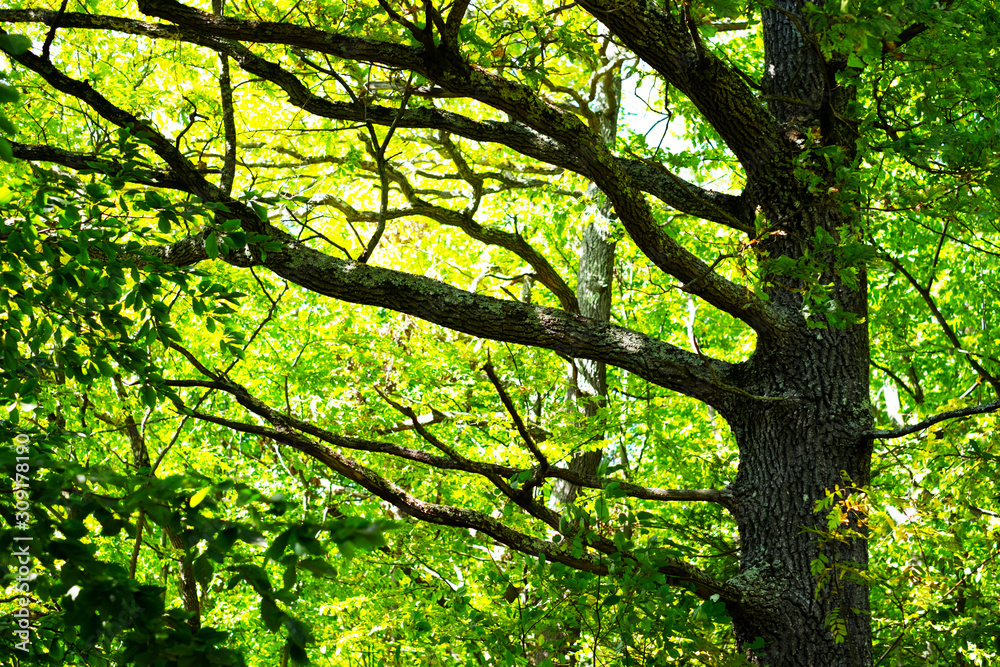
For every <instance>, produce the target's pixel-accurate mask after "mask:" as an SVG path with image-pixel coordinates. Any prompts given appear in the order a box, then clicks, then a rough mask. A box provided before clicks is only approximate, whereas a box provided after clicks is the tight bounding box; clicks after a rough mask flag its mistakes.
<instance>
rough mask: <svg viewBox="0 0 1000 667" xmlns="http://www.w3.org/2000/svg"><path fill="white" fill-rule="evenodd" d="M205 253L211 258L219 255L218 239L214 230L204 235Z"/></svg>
mask: <svg viewBox="0 0 1000 667" xmlns="http://www.w3.org/2000/svg"><path fill="white" fill-rule="evenodd" d="M205 253H206V254H207V255H208V256H209V258H211V259H215V258H216V257H218V256H219V239H218V237H217V236H216V234H215V232H212V233H210V234H209V235H208V236H206V237H205Z"/></svg>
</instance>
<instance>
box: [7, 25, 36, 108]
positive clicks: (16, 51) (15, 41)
mask: <svg viewBox="0 0 1000 667" xmlns="http://www.w3.org/2000/svg"><path fill="white" fill-rule="evenodd" d="M30 48H31V40H30V39H28V38H27V37H25V36H24V35H9V34H7V35H0V50H3V51H6V52H7V53H9V54H11V55H12V56H20V55H23V54H24V53H27V51H28V49H30ZM4 101H6V100H4V99H3V98H2V97H0V102H4Z"/></svg>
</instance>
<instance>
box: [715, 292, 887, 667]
mask: <svg viewBox="0 0 1000 667" xmlns="http://www.w3.org/2000/svg"><path fill="white" fill-rule="evenodd" d="M840 292H841V294H840V296H841V297H842V303H844V305H845V306H848V309H849V310H852V311H853V312H855V313H856V314H860V315H862V316H863V314H864V293H863V290H862V292H861V293H860V294H859V293H857V292H850V291H848V290H846V289H842V290H840ZM773 297H774V298H776V299H781V298H784V299H786V300H788V301H793V300H794V299H795V298H797V295H796V294H794V293H792V292H785V293H784V294H779V293H775V294H774V295H773ZM738 377H739V380H740V382H739V383H738V386H739V387H740V388H741V389H742V390H744V391H746V393H747V394H748V395H749V396H741V397H740V398H739V399H737V400H735V401H734V404H733V407H732V408H729V409H727V410H726V414H725V416H726V418H727V419H728V421H729V424H730V426H731V428H732V429H733V432H734V434H735V436H736V440H737V443H738V445H739V450H740V467H739V472H738V474H737V476H736V480H735V482H734V483H733V485H732V487H731V490H732V492H733V494H734V496H735V499H736V507H735V512H734V514H735V518H736V521H737V524H738V528H739V534H740V542H741V549H742V555H741V561H740V574H739V575H738V576H737V577H736V578H734V579H733V580H732V581H731V583H733V584H736V585H738V587H739V588H740V589H741V590H742V591H743V592H744V594H745V598H744V600H743V601H742V602H743V603H742V604H741V605H740V608H739V609H737V610H735V612H736V613H734V614H733V615H734V627H735V631H736V637H737V640H738V641H739V642H740V644H741V645H746V644H748V643H752V642H754V640H756V639H757V638H758V637H761V638H763V639H764V641H765V646H764V648H763V649H761V650H760V651H758V652H757V657H755V660H756V664H761V665H769V666H770V667H783V666H786V665H787V666H792V665H794V666H802V665H809V666H816V667H818V666H821V665H838V666H852V667H853V666H858V667H863V666H867V665H871V664H872V649H871V636H870V629H869V623H870V620H869V617H868V609H869V604H868V588H867V586H866V585H864V583H863V581H860V580H859V577H858V576H857V575H856V574H854V573H856V572H864V571H865V570H866V569H867V563H868V545H867V542H866V541H865V540H864V539H849V535H848V534H847V533H848V531H857V532H858V533H861V534H865V530H866V529H865V527H864V520H865V516H864V514H863V512H862V511H861V510H860V509H858V508H857V506H856V505H854V506H852V502H854V501H855V500H856V498H855V497H854V496H852V495H851V492H853V490H854V488H855V487H862V486H864V485H867V484H868V483H869V481H870V476H871V450H872V440H871V438H870V437H866V436H865V435H864V434H865V433H866V432H867V431H869V430H870V429H871V428H872V421H873V419H872V416H871V412H870V407H869V405H870V403H869V392H868V332H867V325H866V324H864V323H861V324H856V325H853V326H851V327H849V328H846V329H844V328H839V329H838V328H832V327H831V328H825V329H810V328H807V327H802V328H801V329H799V330H798V331H796V332H794V333H792V334H790V335H788V336H787V337H784V338H783V339H782V340H772V341H768V344H767V345H761V346H759V347H758V350H757V351H756V353H755V354H754V355H753V356H752V358H751V359H750V360H749V361H747V362H746V363H745V364H743V365H742V367H741V369H740V370H739V372H738ZM755 397H770V398H772V399H773V398H779V399H781V400H762V398H755ZM838 487H839V488H840V489H846V492H845V493H843V494H842V495H841V496H839V497H837V498H836V500H837V501H838V502H836V503H834V504H833V505H832V506H830V507H827V508H824V509H822V510H821V511H816V503H817V501H820V500H823V499H824V498H827V497H828V494H829V493H831V492H833V491H834V489H836V488H838ZM845 501H846V502H845ZM841 508H843V509H844V512H845V513H844V515H843V516H844V522H843V523H841V524H840V525H836V527H834V528H833V532H834V533H839V534H840V535H841V536H845V540H844V541H840V540H838V539H832V535H831V533H830V530H831V528H830V527H829V526H828V524H827V517H828V515H829V512H830V510H836V511H839V510H840V509H841ZM821 555H822V556H823V557H825V558H826V559H827V560H826V561H825V563H822V564H821V563H820V562H818V559H820V557H821ZM814 563H815V565H816V566H817V568H818V570H813V569H812V567H813V565H814ZM820 583H822V586H821V587H820V588H819V590H818V592H817V585H818V584H820Z"/></svg>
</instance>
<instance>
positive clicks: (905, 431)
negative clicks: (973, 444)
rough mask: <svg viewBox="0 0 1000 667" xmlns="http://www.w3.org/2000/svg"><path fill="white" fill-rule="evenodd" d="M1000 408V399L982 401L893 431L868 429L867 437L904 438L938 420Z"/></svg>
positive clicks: (881, 438)
mask: <svg viewBox="0 0 1000 667" xmlns="http://www.w3.org/2000/svg"><path fill="white" fill-rule="evenodd" d="M997 410H1000V400H996V401H993V402H991V403H980V404H979V405H974V406H972V407H969V408H959V409H957V410H949V411H948V412H941V413H939V414H936V415H934V416H933V417H928V418H927V419H925V420H923V421H922V422H919V423H917V424H911V425H910V426H904V427H902V428H897V429H894V430H891V431H868V432H867V433H865V437H868V438H876V439H878V440H891V439H892V438H902V437H903V436H904V435H909V434H911V433H916V432H917V431H922V430H924V429H925V428H928V427H929V426H933V425H934V424H937V423H938V422H943V421H945V420H947V419H956V418H958V417H969V416H971V415H982V414H987V413H990V412H996V411H997Z"/></svg>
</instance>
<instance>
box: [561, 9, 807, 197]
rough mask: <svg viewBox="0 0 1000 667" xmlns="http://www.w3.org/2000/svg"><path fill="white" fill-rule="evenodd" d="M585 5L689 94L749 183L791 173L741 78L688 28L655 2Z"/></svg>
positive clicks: (788, 159)
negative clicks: (735, 159)
mask: <svg viewBox="0 0 1000 667" xmlns="http://www.w3.org/2000/svg"><path fill="white" fill-rule="evenodd" d="M579 4H580V6H581V7H583V8H584V9H586V10H587V11H588V12H590V13H591V14H593V15H594V16H595V17H596V18H597V19H598V20H599V21H601V23H603V24H604V25H606V26H607V27H608V29H609V30H610V31H611V33H612V34H613V35H614V36H615V37H616V38H618V39H619V40H621V41H622V42H623V43H624V44H625V45H626V46H628V47H629V48H630V49H631V50H632V51H633V52H634V53H635V54H636V55H638V56H639V57H640V58H642V59H643V60H644V61H646V62H647V63H648V64H649V65H650V66H652V67H653V69H655V70H656V72H657V73H658V74H660V75H661V76H662V77H663V78H664V79H665V80H667V81H668V82H669V83H670V84H671V85H673V86H675V87H676V88H677V89H678V90H680V91H681V92H682V93H684V94H685V95H686V96H687V97H688V98H689V99H690V100H691V101H692V102H693V103H694V105H695V106H696V107H697V108H698V110H699V111H700V112H701V113H702V114H703V115H704V116H705V118H706V119H707V120H708V121H709V123H711V124H712V127H714V128H715V129H716V131H718V132H719V134H720V135H721V136H722V139H723V141H725V142H726V145H727V146H729V149H730V150H732V151H733V153H734V154H735V155H736V157H737V159H738V160H739V161H740V163H741V164H742V165H743V167H744V169H745V170H746V173H747V178H748V180H750V181H762V182H764V183H768V182H771V181H774V180H776V179H779V178H780V177H781V176H782V175H784V174H787V173H789V172H790V171H791V169H792V166H793V165H792V160H793V154H792V151H791V150H790V144H789V142H788V141H787V140H785V138H784V136H783V134H782V132H781V130H780V128H779V127H778V125H777V123H775V121H774V119H773V118H772V117H771V116H770V114H769V113H768V112H767V110H766V109H765V108H764V106H763V105H761V104H760V103H759V102H758V101H757V99H756V97H755V96H754V93H753V91H752V90H750V88H749V87H748V86H747V84H746V82H745V81H744V80H743V78H742V77H741V76H740V74H739V73H738V72H737V71H736V70H735V69H734V68H733V67H732V66H730V65H729V64H728V63H726V62H724V61H722V60H721V59H720V58H718V57H717V56H715V55H714V54H713V53H712V52H711V51H709V50H706V49H704V48H700V43H699V42H698V41H697V40H696V38H693V36H692V33H691V31H690V30H688V28H687V27H686V26H684V25H682V24H681V23H680V22H678V21H677V20H676V19H675V18H674V17H673V16H672V15H671V14H670V13H668V12H667V11H666V10H664V9H661V7H660V5H659V3H656V2H653V1H652V0H627V1H625V2H623V1H622V0H580V2H579Z"/></svg>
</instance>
